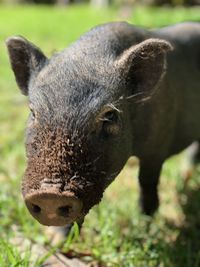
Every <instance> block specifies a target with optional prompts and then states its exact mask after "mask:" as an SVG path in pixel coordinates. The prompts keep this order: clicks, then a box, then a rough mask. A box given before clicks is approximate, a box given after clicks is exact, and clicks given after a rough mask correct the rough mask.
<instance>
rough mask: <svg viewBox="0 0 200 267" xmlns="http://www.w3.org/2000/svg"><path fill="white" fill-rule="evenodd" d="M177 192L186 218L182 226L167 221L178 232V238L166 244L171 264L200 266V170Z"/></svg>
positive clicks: (180, 266)
mask: <svg viewBox="0 0 200 267" xmlns="http://www.w3.org/2000/svg"><path fill="white" fill-rule="evenodd" d="M199 170H200V169H199ZM177 194H178V195H179V204H180V206H181V208H182V211H183V214H184V216H185V220H184V223H183V224H182V225H181V226H176V225H175V224H173V223H171V222H167V223H166V226H167V227H168V228H169V229H172V230H173V231H177V232H178V236H177V238H176V240H175V241H174V242H173V243H171V244H168V245H167V244H166V250H167V251H166V252H167V253H166V254H167V255H168V259H169V261H170V263H171V266H175V267H200V171H197V172H196V173H195V174H194V177H192V178H191V180H190V181H189V184H188V185H187V186H185V187H184V188H182V189H181V190H178V192H177Z"/></svg>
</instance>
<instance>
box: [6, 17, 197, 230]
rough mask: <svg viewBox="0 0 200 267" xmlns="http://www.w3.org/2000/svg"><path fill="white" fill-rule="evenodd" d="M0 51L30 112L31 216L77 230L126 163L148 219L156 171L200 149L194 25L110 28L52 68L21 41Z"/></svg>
mask: <svg viewBox="0 0 200 267" xmlns="http://www.w3.org/2000/svg"><path fill="white" fill-rule="evenodd" d="M6 44H7V48H8V52H9V58H10V63H11V66H12V70H13V72H14V75H15V78H16V82H17V84H18V86H19V88H20V90H21V92H22V93H23V94H24V95H25V96H27V98H28V102H29V107H30V116H29V118H28V122H27V128H26V134H25V145H26V153H27V167H26V170H25V174H24V177H23V181H22V194H23V197H24V200H25V203H26V206H27V208H28V210H29V211H30V213H31V214H32V216H33V217H34V218H35V219H36V220H38V221H39V222H40V223H41V224H44V225H48V226H67V225H71V224H73V223H74V222H77V223H79V224H81V222H83V220H84V217H85V216H86V214H87V213H88V212H89V210H90V209H91V208H92V207H93V206H94V205H96V204H98V203H99V202H100V201H101V199H102V196H103V193H104V191H105V189H106V188H107V187H108V185H109V184H110V183H111V182H112V181H113V180H114V179H115V177H116V176H117V175H118V174H119V173H120V171H121V169H122V168H123V166H124V165H125V163H126V161H127V160H128V158H129V157H131V156H136V157H137V158H138V159H139V165H140V169H139V179H138V180H139V185H140V203H141V208H142V211H143V212H144V213H145V214H147V215H152V214H153V213H154V212H155V211H156V210H157V208H158V206H159V197H158V189H157V187H158V184H159V176H160V173H161V169H162V165H163V163H164V162H165V160H166V159H168V158H169V157H170V156H172V155H174V154H177V153H179V152H180V151H182V150H183V149H185V148H186V147H187V146H189V145H190V144H191V143H193V142H194V141H197V142H198V143H199V140H200V121H199V116H200V23H194V22H193V23H192V22H185V23H179V24H176V25H171V26H167V27H164V28H160V29H154V30H148V29H144V28H140V27H136V26H133V25H130V24H128V23H126V22H111V23H107V24H104V25H100V26H97V27H95V28H93V29H91V30H90V31H88V32H87V33H85V34H84V35H82V36H81V37H80V39H79V40H77V41H76V42H74V43H72V44H71V45H70V46H69V47H68V48H66V49H64V50H63V51H62V52H58V53H55V54H54V55H53V56H52V57H51V58H50V59H48V58H47V57H46V56H45V55H44V54H43V52H42V51H41V50H40V49H39V48H38V47H36V46H35V45H34V44H32V43H31V42H29V41H28V40H26V39H25V38H23V37H21V36H14V37H10V38H8V39H7V41H6ZM198 153H199V151H198ZM127 197H128V196H127Z"/></svg>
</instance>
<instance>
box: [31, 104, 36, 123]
mask: <svg viewBox="0 0 200 267" xmlns="http://www.w3.org/2000/svg"><path fill="white" fill-rule="evenodd" d="M30 112H31V118H32V119H33V120H35V118H36V114H35V111H34V109H33V107H32V105H30Z"/></svg>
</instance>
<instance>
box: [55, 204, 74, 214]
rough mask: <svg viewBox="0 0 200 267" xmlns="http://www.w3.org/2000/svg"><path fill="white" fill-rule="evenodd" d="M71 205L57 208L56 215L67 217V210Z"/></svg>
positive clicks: (69, 209) (68, 210)
mask: <svg viewBox="0 0 200 267" xmlns="http://www.w3.org/2000/svg"><path fill="white" fill-rule="evenodd" d="M71 209H72V207H71V206H68V205H66V206H63V207H59V208H58V215H60V216H63V217H67V216H68V214H69V212H70V211H71Z"/></svg>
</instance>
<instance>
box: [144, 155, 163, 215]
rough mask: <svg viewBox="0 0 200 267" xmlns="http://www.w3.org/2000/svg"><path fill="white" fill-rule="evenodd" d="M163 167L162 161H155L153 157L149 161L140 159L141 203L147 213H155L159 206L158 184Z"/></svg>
mask: <svg viewBox="0 0 200 267" xmlns="http://www.w3.org/2000/svg"><path fill="white" fill-rule="evenodd" d="M161 169H162V163H161V162H159V163H158V162H155V161H154V159H153V158H152V159H149V160H148V161H147V160H146V161H143V160H141V161H140V171H139V184H140V205H141V208H142V211H143V212H144V213H145V214H147V215H153V213H154V212H155V211H156V210H157V208H158V206H159V197H158V189H157V186H158V183H159V176H160V172H161Z"/></svg>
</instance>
